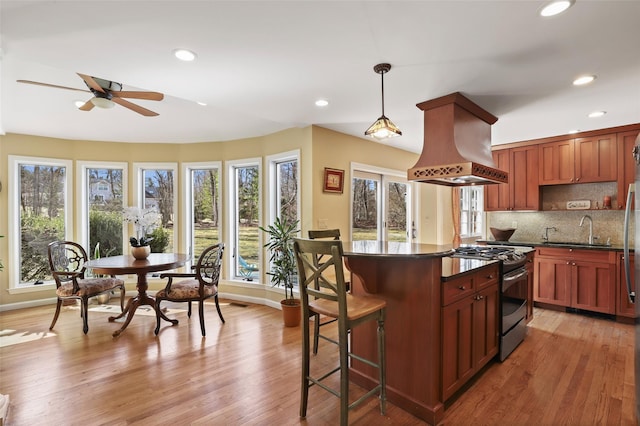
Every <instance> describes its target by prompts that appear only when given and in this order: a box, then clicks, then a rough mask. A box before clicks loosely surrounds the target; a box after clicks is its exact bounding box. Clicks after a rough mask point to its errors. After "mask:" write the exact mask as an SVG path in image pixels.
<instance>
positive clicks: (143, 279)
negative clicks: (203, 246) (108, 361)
mask: <svg viewBox="0 0 640 426" xmlns="http://www.w3.org/2000/svg"><path fill="white" fill-rule="evenodd" d="M189 259H190V256H189V255H186V254H180V253H151V254H150V255H149V257H148V258H147V259H144V260H137V259H136V258H135V257H133V256H131V255H122V256H111V257H102V258H100V259H93V260H89V261H88V262H86V263H85V266H86V267H87V268H88V269H91V270H92V271H93V273H94V274H105V275H123V274H136V275H137V276H138V281H137V283H136V288H137V289H138V294H137V295H136V296H135V297H132V298H130V299H129V301H128V302H127V306H126V307H125V309H124V311H122V313H121V314H120V315H118V316H115V317H109V322H113V321H115V320H117V319H120V318H122V317H124V316H125V315H126V316H127V318H126V320H125V322H124V324H122V327H121V328H120V329H119V330H117V331H115V332H114V333H113V337H117V336H119V335H120V333H122V332H123V331H124V329H125V328H127V326H128V325H129V323H130V322H131V319H132V318H133V315H134V313H135V312H136V309H138V306H141V305H149V306H152V307H153V309H155V310H156V311H157V312H158V313H159V314H160V317H161V318H162V319H163V320H165V321H168V322H170V323H172V324H174V325H175V324H177V323H178V320H176V319H170V318H168V317H167V316H166V315H165V314H164V313H163V312H162V311H159V310H157V308H156V301H155V299H154V298H153V297H152V296H149V295H148V294H147V288H148V287H149V285H148V283H147V274H148V273H150V272H158V271H166V270H169V269H175V268H179V267H181V266H183V265H184V264H185V263H187V261H188V260H189Z"/></svg>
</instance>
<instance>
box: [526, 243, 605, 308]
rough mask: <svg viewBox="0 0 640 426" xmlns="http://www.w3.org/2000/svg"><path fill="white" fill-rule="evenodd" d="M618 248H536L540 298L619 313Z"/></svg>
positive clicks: (537, 297) (537, 298) (536, 282)
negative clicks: (616, 265) (616, 284)
mask: <svg viewBox="0 0 640 426" xmlns="http://www.w3.org/2000/svg"><path fill="white" fill-rule="evenodd" d="M615 264H616V261H615V252H613V251H606V250H575V249H570V248H567V249H565V248H547V247H542V248H541V247H539V248H537V249H536V257H535V262H534V265H535V273H534V277H535V280H534V300H535V301H536V302H542V303H548V304H553V305H559V306H565V307H571V308H576V309H584V310H588V311H594V312H602V313H606V314H613V313H615V309H616V303H615V294H616V286H615V283H616V268H615Z"/></svg>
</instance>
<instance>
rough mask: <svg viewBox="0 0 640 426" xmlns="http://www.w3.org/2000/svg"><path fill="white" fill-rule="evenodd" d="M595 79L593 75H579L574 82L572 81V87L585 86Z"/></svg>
mask: <svg viewBox="0 0 640 426" xmlns="http://www.w3.org/2000/svg"><path fill="white" fill-rule="evenodd" d="M595 79H596V76H595V75H581V76H580V77H578V78H576V79H575V80H573V85H574V86H583V85H585V84H589V83H591V82H592V81H593V80H595Z"/></svg>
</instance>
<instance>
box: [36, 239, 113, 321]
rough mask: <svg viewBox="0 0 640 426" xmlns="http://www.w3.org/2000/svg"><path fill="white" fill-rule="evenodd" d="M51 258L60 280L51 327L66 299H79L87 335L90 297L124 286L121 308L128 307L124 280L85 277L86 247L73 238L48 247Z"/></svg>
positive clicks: (52, 266) (57, 284)
mask: <svg viewBox="0 0 640 426" xmlns="http://www.w3.org/2000/svg"><path fill="white" fill-rule="evenodd" d="M47 255H48V258H49V268H50V269H51V275H52V276H53V279H54V280H55V282H56V296H57V298H58V300H57V304H56V313H55V314H54V315H53V321H51V326H50V327H49V330H53V326H54V325H56V321H58V316H59V315H60V307H61V306H62V302H63V301H64V300H73V299H75V300H79V301H80V315H81V316H82V331H84V333H85V334H87V332H88V331H89V322H88V319H87V317H88V313H89V309H88V307H89V298H91V297H94V296H98V295H100V294H103V293H107V292H111V291H113V290H115V289H120V310H121V311H122V310H123V309H124V295H125V288H124V281H123V280H121V279H119V278H115V277H114V276H111V277H94V278H85V272H86V268H85V266H84V264H85V263H86V262H87V260H88V257H87V252H86V251H85V250H84V248H83V247H82V246H81V245H80V244H78V243H75V242H73V241H54V242H52V243H49V245H48V246H47Z"/></svg>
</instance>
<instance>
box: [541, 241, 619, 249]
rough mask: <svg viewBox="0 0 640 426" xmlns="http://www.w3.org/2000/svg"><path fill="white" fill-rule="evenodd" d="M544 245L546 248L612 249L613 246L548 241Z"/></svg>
mask: <svg viewBox="0 0 640 426" xmlns="http://www.w3.org/2000/svg"><path fill="white" fill-rule="evenodd" d="M542 244H543V245H545V246H551V247H586V248H590V247H611V244H605V243H593V244H589V243H576V242H565V241H546V242H544V243H542Z"/></svg>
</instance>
